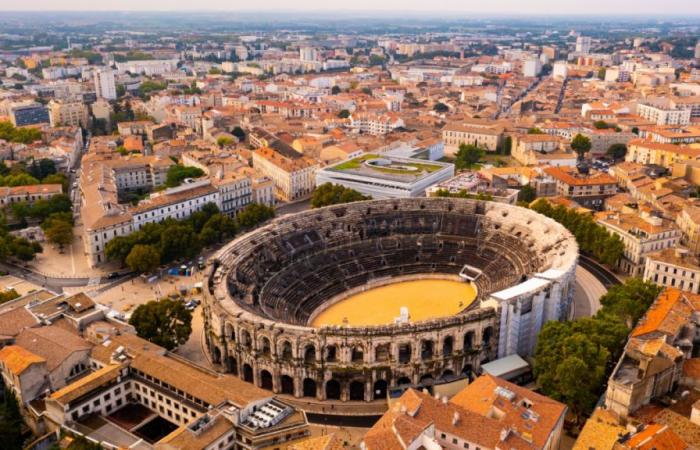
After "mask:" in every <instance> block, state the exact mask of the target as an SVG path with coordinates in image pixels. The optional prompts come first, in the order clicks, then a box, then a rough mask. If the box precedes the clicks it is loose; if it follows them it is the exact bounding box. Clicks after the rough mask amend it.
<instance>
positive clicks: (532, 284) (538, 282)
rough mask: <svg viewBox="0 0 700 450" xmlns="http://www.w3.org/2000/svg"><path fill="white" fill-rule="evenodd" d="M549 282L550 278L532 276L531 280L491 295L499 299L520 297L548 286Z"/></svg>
mask: <svg viewBox="0 0 700 450" xmlns="http://www.w3.org/2000/svg"><path fill="white" fill-rule="evenodd" d="M549 283H550V282H549V280H545V279H543V278H530V279H529V280H527V281H524V282H522V283H520V284H518V285H515V286H513V287H509V288H508V289H504V290H502V291H498V292H494V293H493V294H491V296H492V297H495V298H497V299H498V300H508V299H511V298H516V297H520V296H521V295H525V294H529V293H531V292H537V291H539V290H541V289H543V288H544V287H546V286H548V285H549Z"/></svg>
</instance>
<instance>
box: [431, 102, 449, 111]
mask: <svg viewBox="0 0 700 450" xmlns="http://www.w3.org/2000/svg"><path fill="white" fill-rule="evenodd" d="M449 110H450V107H449V106H447V105H446V104H444V103H442V102H437V103H436V104H435V106H433V111H435V112H437V113H444V112H447V111H449Z"/></svg>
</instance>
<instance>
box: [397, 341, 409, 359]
mask: <svg viewBox="0 0 700 450" xmlns="http://www.w3.org/2000/svg"><path fill="white" fill-rule="evenodd" d="M410 362H411V344H409V343H408V342H405V343H403V344H399V364H408V363H410Z"/></svg>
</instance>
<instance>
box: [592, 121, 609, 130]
mask: <svg viewBox="0 0 700 450" xmlns="http://www.w3.org/2000/svg"><path fill="white" fill-rule="evenodd" d="M593 127H595V129H596V130H607V129H608V128H610V125H608V123H607V122H606V121H604V120H596V121H595V122H593Z"/></svg>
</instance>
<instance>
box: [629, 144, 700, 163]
mask: <svg viewBox="0 0 700 450" xmlns="http://www.w3.org/2000/svg"><path fill="white" fill-rule="evenodd" d="M697 159H700V149H697V148H691V147H685V146H681V145H673V144H661V143H658V142H651V141H647V140H641V139H634V140H632V141H630V142H629V145H628V148H627V154H626V155H625V161H628V162H635V163H639V164H656V165H659V166H663V167H666V168H669V169H670V168H672V167H673V164H674V163H676V162H684V161H694V160H697Z"/></svg>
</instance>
